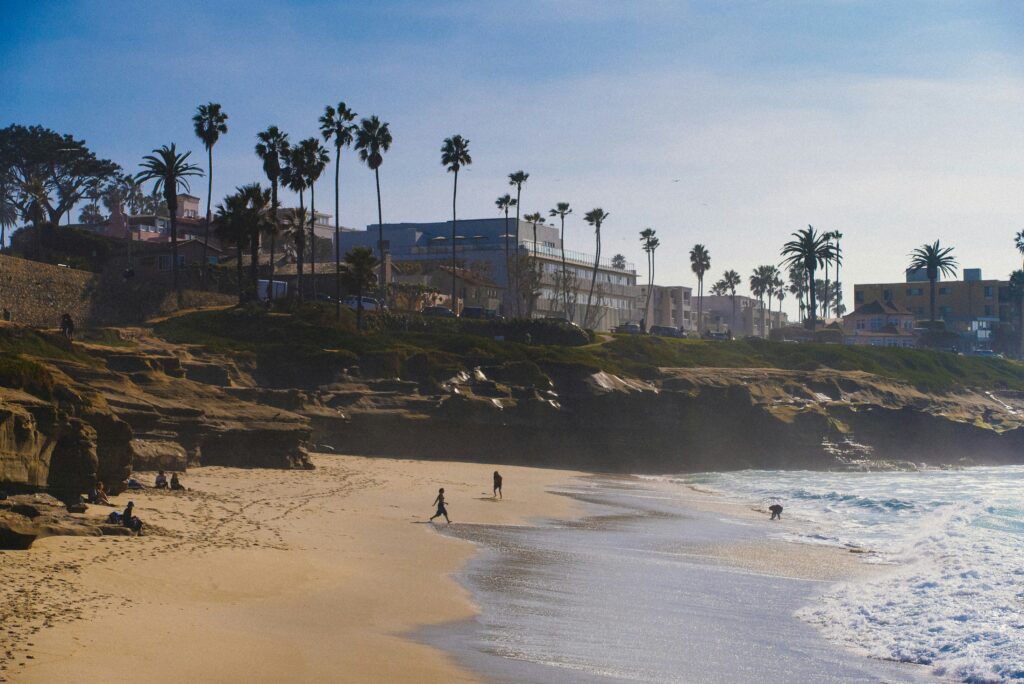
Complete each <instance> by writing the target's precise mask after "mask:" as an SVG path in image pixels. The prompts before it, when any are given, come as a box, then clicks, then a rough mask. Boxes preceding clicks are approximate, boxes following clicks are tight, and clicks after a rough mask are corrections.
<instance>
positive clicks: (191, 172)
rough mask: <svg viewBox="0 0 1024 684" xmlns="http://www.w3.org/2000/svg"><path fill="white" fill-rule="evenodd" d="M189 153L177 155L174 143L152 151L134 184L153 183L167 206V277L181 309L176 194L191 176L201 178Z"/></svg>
mask: <svg viewBox="0 0 1024 684" xmlns="http://www.w3.org/2000/svg"><path fill="white" fill-rule="evenodd" d="M190 154H192V153H191V152H186V153H184V154H178V150H177V148H176V147H175V146H174V143H171V146H170V147H168V146H167V145H164V146H163V147H161V148H160V149H157V150H153V154H148V155H146V156H145V157H143V158H142V163H141V164H140V166H141V167H142V169H143V170H142V171H140V172H139V173H138V174H136V176H135V180H136V182H138V183H144V182H146V181H150V180H151V181H154V183H153V190H154V192H156V191H158V190H162V191H163V193H164V200H165V201H166V202H167V211H168V213H169V214H170V221H171V274H172V278H173V283H174V292H175V293H176V296H177V299H178V306H181V284H180V282H179V281H178V192H179V191H180V190H184V191H185V192H188V191H189V185H188V179H189V178H190V177H193V176H199V177H202V175H203V172H202V170H201V169H200V168H199V167H198V166H196V165H195V164H191V163H189V161H188V157H189V155H190Z"/></svg>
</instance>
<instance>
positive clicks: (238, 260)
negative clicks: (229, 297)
mask: <svg viewBox="0 0 1024 684" xmlns="http://www.w3.org/2000/svg"><path fill="white" fill-rule="evenodd" d="M235 279H236V280H237V281H238V305H239V306H241V305H242V304H244V303H245V296H244V294H243V292H244V288H245V280H244V279H243V278H242V236H241V235H236V236H235Z"/></svg>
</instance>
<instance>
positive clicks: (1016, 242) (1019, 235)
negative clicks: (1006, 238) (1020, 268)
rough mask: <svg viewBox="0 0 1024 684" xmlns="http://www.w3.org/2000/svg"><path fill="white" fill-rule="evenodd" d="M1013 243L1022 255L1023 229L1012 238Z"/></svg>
mask: <svg viewBox="0 0 1024 684" xmlns="http://www.w3.org/2000/svg"><path fill="white" fill-rule="evenodd" d="M1013 244H1014V245H1015V246H1016V247H1017V251H1018V252H1020V253H1021V255H1022V256H1024V230H1022V231H1019V232H1018V233H1017V235H1016V236H1015V237H1014V239H1013Z"/></svg>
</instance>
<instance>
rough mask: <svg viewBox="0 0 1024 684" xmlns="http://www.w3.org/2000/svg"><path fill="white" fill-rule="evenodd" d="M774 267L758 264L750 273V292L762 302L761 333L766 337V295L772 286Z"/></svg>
mask: <svg viewBox="0 0 1024 684" xmlns="http://www.w3.org/2000/svg"><path fill="white" fill-rule="evenodd" d="M774 268H775V267H774V266H769V265H765V266H758V267H757V268H755V269H754V272H753V273H751V274H750V293H751V294H753V295H754V296H755V297H757V301H758V302H760V304H761V333H762V335H764V336H765V337H767V336H768V332H767V330H766V327H767V326H766V322H765V316H764V296H765V295H766V294H768V292H769V290H770V289H771V287H772V285H771V283H772V277H773V276H772V269H774ZM769 301H770V300H769Z"/></svg>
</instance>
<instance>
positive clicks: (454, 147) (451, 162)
mask: <svg viewBox="0 0 1024 684" xmlns="http://www.w3.org/2000/svg"><path fill="white" fill-rule="evenodd" d="M472 163H473V158H472V157H470V156H469V140H467V139H466V138H463V137H462V136H461V135H453V136H452V137H450V138H445V139H444V143H443V144H442V145H441V165H442V166H444V167H445V168H446V169H448V173H451V174H454V181H453V183H452V311H454V312H455V313H458V312H459V310H458V306H457V304H456V302H457V301H458V300H457V299H456V294H457V293H456V286H455V242H456V239H455V237H456V235H457V231H456V230H455V227H456V223H457V220H458V217H457V215H456V211H455V199H456V197H457V196H458V193H459V169H461V168H462V167H463V166H469V165H470V164H472Z"/></svg>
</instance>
